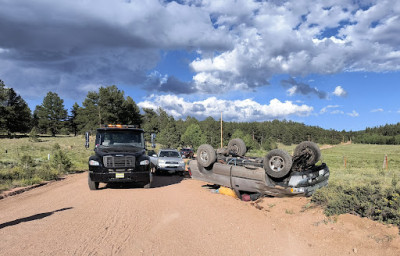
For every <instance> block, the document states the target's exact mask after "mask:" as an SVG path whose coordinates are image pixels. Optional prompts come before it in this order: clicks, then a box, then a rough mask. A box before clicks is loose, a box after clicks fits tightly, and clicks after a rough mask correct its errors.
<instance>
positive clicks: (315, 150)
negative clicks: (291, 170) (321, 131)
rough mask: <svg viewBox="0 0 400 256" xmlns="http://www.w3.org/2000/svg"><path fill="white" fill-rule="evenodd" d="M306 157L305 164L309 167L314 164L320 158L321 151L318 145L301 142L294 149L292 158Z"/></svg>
mask: <svg viewBox="0 0 400 256" xmlns="http://www.w3.org/2000/svg"><path fill="white" fill-rule="evenodd" d="M303 155H305V156H307V161H306V164H307V165H309V166H311V165H314V164H316V163H317V162H318V161H319V159H320V158H321V150H320V149H319V147H318V145H317V144H315V143H314V142H311V141H303V142H302V143H300V144H299V145H298V146H297V147H296V148H295V149H294V156H295V157H299V156H303Z"/></svg>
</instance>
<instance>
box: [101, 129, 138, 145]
mask: <svg viewBox="0 0 400 256" xmlns="http://www.w3.org/2000/svg"><path fill="white" fill-rule="evenodd" d="M96 145H101V146H105V147H108V146H113V147H116V146H134V147H139V148H144V138H143V133H141V132H138V131H130V130H105V131H97V135H96Z"/></svg>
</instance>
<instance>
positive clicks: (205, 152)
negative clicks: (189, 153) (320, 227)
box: [197, 144, 217, 168]
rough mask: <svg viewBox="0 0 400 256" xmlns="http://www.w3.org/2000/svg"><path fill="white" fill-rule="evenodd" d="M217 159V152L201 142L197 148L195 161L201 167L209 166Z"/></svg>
mask: <svg viewBox="0 0 400 256" xmlns="http://www.w3.org/2000/svg"><path fill="white" fill-rule="evenodd" d="M215 161H217V154H216V153H215V150H214V148H213V147H212V146H211V145H209V144H203V145H201V146H200V147H199V148H198V149H197V162H198V163H199V164H200V165H201V166H203V167H206V168H207V167H210V166H211V165H212V164H213V163H214V162H215Z"/></svg>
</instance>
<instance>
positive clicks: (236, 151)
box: [231, 145, 239, 154]
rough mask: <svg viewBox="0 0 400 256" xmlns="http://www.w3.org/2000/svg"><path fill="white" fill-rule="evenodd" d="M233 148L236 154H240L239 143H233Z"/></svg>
mask: <svg viewBox="0 0 400 256" xmlns="http://www.w3.org/2000/svg"><path fill="white" fill-rule="evenodd" d="M231 150H232V151H233V152H234V153H235V154H238V153H239V148H238V146H237V145H233V146H232V147H231Z"/></svg>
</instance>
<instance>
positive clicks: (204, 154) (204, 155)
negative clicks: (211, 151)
mask: <svg viewBox="0 0 400 256" xmlns="http://www.w3.org/2000/svg"><path fill="white" fill-rule="evenodd" d="M200 159H201V160H202V161H203V162H207V161H208V154H207V152H206V151H201V152H200Z"/></svg>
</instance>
